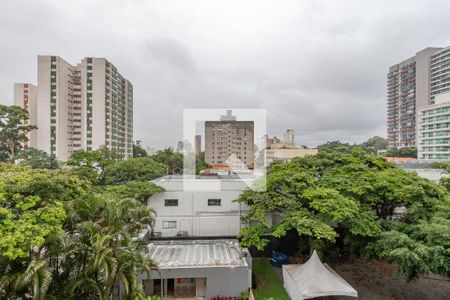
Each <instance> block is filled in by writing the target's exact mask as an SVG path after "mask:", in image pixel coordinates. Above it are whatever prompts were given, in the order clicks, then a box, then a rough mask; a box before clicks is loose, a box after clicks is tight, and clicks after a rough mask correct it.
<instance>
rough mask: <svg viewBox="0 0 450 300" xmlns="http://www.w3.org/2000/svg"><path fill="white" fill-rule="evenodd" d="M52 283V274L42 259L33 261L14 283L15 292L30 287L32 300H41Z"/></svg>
mask: <svg viewBox="0 0 450 300" xmlns="http://www.w3.org/2000/svg"><path fill="white" fill-rule="evenodd" d="M51 281H52V272H51V270H50V268H49V267H48V266H47V262H46V261H45V260H43V259H33V260H32V261H31V262H30V264H29V265H28V268H27V269H26V270H25V272H23V273H22V274H21V275H20V276H19V277H18V278H17V279H16V281H15V285H14V288H15V290H22V289H23V288H25V287H29V286H31V292H32V295H33V300H42V299H44V298H45V294H46V293H47V290H48V288H49V286H50V283H51Z"/></svg>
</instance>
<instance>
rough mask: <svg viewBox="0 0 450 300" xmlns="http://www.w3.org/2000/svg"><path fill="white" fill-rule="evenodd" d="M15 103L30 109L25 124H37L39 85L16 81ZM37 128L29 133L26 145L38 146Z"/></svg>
mask: <svg viewBox="0 0 450 300" xmlns="http://www.w3.org/2000/svg"><path fill="white" fill-rule="evenodd" d="M14 105H16V106H20V107H22V108H23V109H26V110H27V111H28V115H29V119H28V121H27V122H26V124H25V125H37V87H36V86H35V85H32V84H30V83H14ZM36 135H37V132H36V130H32V131H30V132H29V133H28V142H27V143H26V146H28V147H33V148H36Z"/></svg>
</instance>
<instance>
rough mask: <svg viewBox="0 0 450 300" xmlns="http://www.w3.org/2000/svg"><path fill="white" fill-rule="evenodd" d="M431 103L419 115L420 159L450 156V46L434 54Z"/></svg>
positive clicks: (440, 158)
mask: <svg viewBox="0 0 450 300" xmlns="http://www.w3.org/2000/svg"><path fill="white" fill-rule="evenodd" d="M430 102H431V105H429V106H426V107H423V108H421V109H419V111H418V114H417V131H418V138H417V141H418V142H417V148H418V149H417V150H418V158H419V159H432V160H449V159H450V47H447V48H445V49H443V50H441V51H438V52H436V53H435V54H433V55H432V56H431V69H430Z"/></svg>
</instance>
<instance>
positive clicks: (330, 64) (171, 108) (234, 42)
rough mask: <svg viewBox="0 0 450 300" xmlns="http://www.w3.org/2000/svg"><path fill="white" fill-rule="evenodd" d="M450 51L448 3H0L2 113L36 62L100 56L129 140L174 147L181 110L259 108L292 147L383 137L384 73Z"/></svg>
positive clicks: (184, 0) (33, 73) (179, 133)
mask: <svg viewBox="0 0 450 300" xmlns="http://www.w3.org/2000/svg"><path fill="white" fill-rule="evenodd" d="M449 45H450V1H448V0H433V1H432V0H423V1H414V0H404V1H399V0H396V1H393V0H386V1H380V0H377V1H362V0H354V1H346V0H339V1H336V0H329V1H323V0H318V1H308V0H296V1H287V0H277V1H275V0H274V1H262V0H255V1H245V0H239V1H230V0H228V1H214V0H205V1H191V0H180V1H167V0H161V1H144V0H130V1H112V0H95V1H94V0H86V1H78V0H73V1H61V0H52V1H50V0H39V1H36V0H34V1H20V0H14V1H12V0H11V1H1V4H0V46H1V47H0V103H2V104H12V102H13V101H12V97H13V83H14V82H30V83H36V81H37V78H36V77H37V71H36V64H37V55H38V54H53V55H59V56H61V57H63V58H65V59H66V60H67V61H69V62H71V63H73V64H75V63H77V62H78V61H79V60H80V58H81V57H85V56H94V57H106V58H107V59H108V60H110V61H111V62H112V63H113V64H114V65H115V66H116V67H117V68H118V69H119V72H121V73H122V75H124V76H125V77H126V78H128V79H129V80H130V81H131V82H132V83H133V85H134V91H135V94H134V107H135V110H134V136H135V139H140V140H142V141H143V144H144V145H145V146H152V147H157V148H162V147H164V146H175V145H176V142H177V141H178V140H180V139H181V137H182V112H183V108H265V109H267V113H268V124H267V128H268V132H269V134H271V135H277V136H281V135H282V133H283V132H284V131H285V129H286V128H293V129H295V131H296V143H297V144H299V145H300V144H306V145H309V146H314V145H317V144H320V143H323V142H325V141H329V140H337V139H339V140H342V141H347V142H360V141H363V140H366V139H367V138H369V137H371V136H374V135H381V136H385V135H386V133H385V131H386V124H385V123H386V121H385V119H386V116H385V115H386V99H385V94H386V87H385V82H386V73H387V71H388V67H389V66H390V65H392V64H394V63H397V62H399V61H401V60H403V59H406V58H408V57H410V56H412V55H414V54H415V53H416V52H417V51H419V50H421V49H423V48H425V47H428V46H449Z"/></svg>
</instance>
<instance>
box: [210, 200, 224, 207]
mask: <svg viewBox="0 0 450 300" xmlns="http://www.w3.org/2000/svg"><path fill="white" fill-rule="evenodd" d="M221 202H222V201H221V199H208V206H221Z"/></svg>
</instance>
